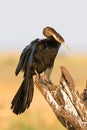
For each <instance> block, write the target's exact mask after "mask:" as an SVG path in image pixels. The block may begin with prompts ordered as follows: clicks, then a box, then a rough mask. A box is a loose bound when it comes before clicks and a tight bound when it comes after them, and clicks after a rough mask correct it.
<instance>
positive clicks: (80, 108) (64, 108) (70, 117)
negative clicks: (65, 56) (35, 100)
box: [35, 66, 87, 130]
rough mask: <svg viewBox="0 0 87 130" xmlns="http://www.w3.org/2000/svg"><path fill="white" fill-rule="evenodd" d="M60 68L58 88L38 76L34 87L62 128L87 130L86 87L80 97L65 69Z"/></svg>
mask: <svg viewBox="0 0 87 130" xmlns="http://www.w3.org/2000/svg"><path fill="white" fill-rule="evenodd" d="M60 68H61V78H60V83H59V84H58V86H56V85H54V84H52V83H49V82H48V80H47V79H46V78H44V76H39V75H38V74H37V75H36V77H35V85H36V87H37V88H38V89H39V90H40V92H41V93H42V94H43V96H44V98H45V99H46V101H47V102H48V103H49V105H50V107H51V108H52V110H53V112H54V113H55V115H56V116H57V118H58V120H59V121H60V122H61V123H62V125H63V126H64V127H66V128H67V129H68V130H87V85H86V88H85V89H84V90H83V93H82V94H81V95H80V94H79V92H78V91H77V90H76V87H75V83H74V81H73V79H72V77H71V75H70V74H69V72H68V71H67V69H66V68H65V67H63V66H62V67H60Z"/></svg>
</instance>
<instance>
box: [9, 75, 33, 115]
mask: <svg viewBox="0 0 87 130" xmlns="http://www.w3.org/2000/svg"><path fill="white" fill-rule="evenodd" d="M33 93H34V84H33V77H32V76H31V77H26V78H25V79H24V80H23V82H22V84H21V86H20V88H19V90H18V91H17V93H16V95H15V96H14V98H13V100H12V102H11V104H12V106H11V109H13V112H14V113H15V114H21V113H23V112H24V111H25V110H26V109H27V108H28V107H29V106H30V103H31V101H32V98H33Z"/></svg>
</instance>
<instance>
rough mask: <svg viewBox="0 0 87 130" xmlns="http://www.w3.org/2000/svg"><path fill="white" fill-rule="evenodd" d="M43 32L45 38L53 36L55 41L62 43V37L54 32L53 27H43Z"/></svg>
mask: <svg viewBox="0 0 87 130" xmlns="http://www.w3.org/2000/svg"><path fill="white" fill-rule="evenodd" d="M43 34H44V35H45V36H46V37H47V38H50V37H53V38H54V39H55V40H56V41H57V42H59V43H61V44H63V43H64V39H63V37H62V36H61V35H60V34H59V33H58V32H56V31H55V30H54V29H53V28H51V27H46V28H44V29H43Z"/></svg>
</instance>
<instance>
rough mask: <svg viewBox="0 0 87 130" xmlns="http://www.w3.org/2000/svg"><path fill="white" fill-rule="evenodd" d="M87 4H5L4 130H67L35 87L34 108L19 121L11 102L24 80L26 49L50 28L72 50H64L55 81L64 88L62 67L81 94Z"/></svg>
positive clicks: (0, 39)
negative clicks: (21, 62)
mask: <svg viewBox="0 0 87 130" xmlns="http://www.w3.org/2000/svg"><path fill="white" fill-rule="evenodd" d="M86 5H87V1H86V0H84V1H82V0H76V1H75V0H73V1H70V0H67V1H64V0H51V1H50V0H44V1H40V0H36V1H34V0H32V1H29V0H15V1H12V0H8V1H6V0H3V1H2V0H0V122H1V125H0V128H1V129H2V130H12V129H13V130H44V129H50V130H51V129H54V130H56V129H59V130H65V128H64V127H63V126H62V125H61V124H60V123H59V121H58V120H57V118H56V116H55V115H54V113H53V112H52V110H51V108H50V107H49V105H48V103H47V102H46V101H45V99H44V98H43V96H42V95H41V93H40V92H39V91H38V89H37V88H36V87H35V91H34V97H33V101H32V103H31V106H30V108H29V109H28V110H27V111H26V112H24V113H23V114H21V115H19V116H17V115H15V114H13V113H12V111H11V109H10V106H11V100H12V98H13V96H14V95H15V93H16V91H17V90H18V88H19V86H20V84H21V82H22V79H23V75H22V73H20V74H19V75H18V76H17V77H16V76H15V69H16V66H17V63H18V60H19V57H20V54H21V52H22V50H23V48H24V47H25V46H26V45H28V44H30V42H31V41H32V40H34V39H35V38H44V36H43V34H42V30H43V28H44V27H46V26H51V27H53V28H55V29H56V30H57V31H58V32H59V33H60V34H61V35H62V36H63V37H64V39H65V41H66V43H67V45H68V46H69V47H70V48H71V49H72V52H69V51H68V50H67V49H66V48H64V47H63V46H61V48H60V51H59V54H58V56H57V57H56V60H55V65H54V69H53V72H52V77H51V79H52V81H53V83H54V84H56V85H57V84H58V83H59V80H60V76H61V73H60V66H65V67H66V68H67V69H68V70H69V72H70V74H71V75H72V77H73V79H74V81H75V84H76V87H77V89H78V91H79V93H81V92H82V90H83V88H84V87H85V86H86V80H87V68H86V67H87V36H86V35H87V15H86V13H87V6H86Z"/></svg>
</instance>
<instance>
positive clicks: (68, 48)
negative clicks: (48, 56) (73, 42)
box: [61, 42, 72, 52]
mask: <svg viewBox="0 0 87 130" xmlns="http://www.w3.org/2000/svg"><path fill="white" fill-rule="evenodd" d="M61 44H63V46H64V47H65V48H66V49H67V50H68V51H70V52H72V49H71V48H70V47H69V46H68V45H67V44H66V43H65V42H62V43H61Z"/></svg>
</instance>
